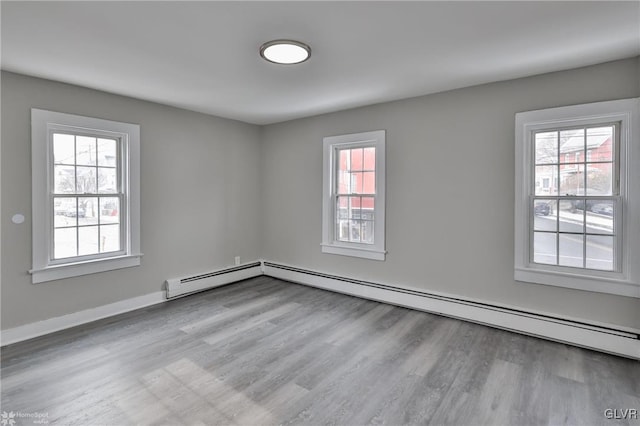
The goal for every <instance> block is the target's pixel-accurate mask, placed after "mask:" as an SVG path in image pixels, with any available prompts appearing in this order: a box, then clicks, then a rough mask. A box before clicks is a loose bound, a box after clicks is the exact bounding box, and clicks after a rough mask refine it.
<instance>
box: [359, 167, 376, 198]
mask: <svg viewBox="0 0 640 426" xmlns="http://www.w3.org/2000/svg"><path fill="white" fill-rule="evenodd" d="M362 176H363V179H364V181H363V185H362V191H363V192H364V193H365V194H375V193H376V173H375V172H364V173H363V174H362Z"/></svg>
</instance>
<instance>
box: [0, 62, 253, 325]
mask: <svg viewBox="0 0 640 426" xmlns="http://www.w3.org/2000/svg"><path fill="white" fill-rule="evenodd" d="M32 107H36V108H43V109H49V110H53V111H59V112H66V113H73V114H79V115H88V116H93V117H99V118H104V119H109V120H117V121H125V122H130V123H136V124H140V126H141V171H142V173H141V182H140V185H141V193H142V195H141V224H142V225H141V227H142V230H141V240H142V252H143V253H144V257H143V259H142V266H140V267H136V268H129V269H120V270H117V271H111V272H104V273H100V274H94V275H87V276H82V277H77V278H72V279H66V280H60V281H51V282H46V283H42V284H37V285H33V284H31V277H30V275H29V274H28V273H27V270H29V269H31V142H30V140H31V127H30V109H31V108H32ZM259 133H260V129H259V127H257V126H253V125H249V124H244V123H240V122H237V121H231V120H225V119H220V118H216V117H211V116H208V115H204V114H198V113H194V112H188V111H184V110H180V109H177V108H171V107H167V106H163V105H158V104H153V103H149V102H143V101H139V100H135V99H130V98H126V97H122V96H116V95H111V94H107V93H103V92H98V91H94V90H90V89H85V88H81V87H77V86H71V85H66V84H61V83H55V82H51V81H47V80H41V79H36V78H30V77H25V76H21V75H18V74H12V73H7V72H3V73H2V154H1V159H2V179H1V182H2V204H1V205H2V317H1V321H2V328H3V329H7V328H11V327H15V326H18V325H22V324H26V323H31V322H35V321H39V320H44V319H47V318H52V317H56V316H61V315H65V314H69V313H72V312H76V311H80V310H83V309H89V308H93V307H97V306H101V305H105V304H108V303H113V302H116V301H119V300H123V299H128V298H131V297H135V296H140V295H144V294H149V293H153V292H156V291H160V290H161V289H162V286H163V281H164V280H165V279H167V278H173V277H178V276H182V275H184V274H191V273H195V272H202V271H209V270H211V269H212V268H217V267H223V266H227V265H233V262H234V256H236V255H239V256H241V257H242V259H243V261H248V260H254V259H257V258H258V257H259V253H258V247H259V242H258V238H259V232H258V228H257V226H258V224H259V222H258V216H257V211H258V204H257V203H258V190H259V188H258V181H259ZM15 213H23V214H25V216H26V218H27V220H26V221H25V222H24V223H23V224H22V225H15V224H13V223H12V222H11V216H12V215H13V214H15Z"/></svg>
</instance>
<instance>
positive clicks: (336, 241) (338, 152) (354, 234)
mask: <svg viewBox="0 0 640 426" xmlns="http://www.w3.org/2000/svg"><path fill="white" fill-rule="evenodd" d="M323 177H324V179H323V226H322V233H323V239H322V251H323V252H324V253H331V254H340V255H345V256H355V257H363V258H367V259H375V260H384V258H385V243H384V238H385V233H384V207H385V200H384V195H385V185H384V184H385V131H384V130H378V131H373V132H365V133H357V134H349V135H341V136H331V137H327V138H324V174H323Z"/></svg>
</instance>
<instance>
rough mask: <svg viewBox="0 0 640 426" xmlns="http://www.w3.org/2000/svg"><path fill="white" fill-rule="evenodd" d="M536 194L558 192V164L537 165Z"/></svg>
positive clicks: (553, 193) (554, 193)
mask: <svg viewBox="0 0 640 426" xmlns="http://www.w3.org/2000/svg"><path fill="white" fill-rule="evenodd" d="M535 186H536V190H535V195H556V194H557V193H558V166H536V170H535Z"/></svg>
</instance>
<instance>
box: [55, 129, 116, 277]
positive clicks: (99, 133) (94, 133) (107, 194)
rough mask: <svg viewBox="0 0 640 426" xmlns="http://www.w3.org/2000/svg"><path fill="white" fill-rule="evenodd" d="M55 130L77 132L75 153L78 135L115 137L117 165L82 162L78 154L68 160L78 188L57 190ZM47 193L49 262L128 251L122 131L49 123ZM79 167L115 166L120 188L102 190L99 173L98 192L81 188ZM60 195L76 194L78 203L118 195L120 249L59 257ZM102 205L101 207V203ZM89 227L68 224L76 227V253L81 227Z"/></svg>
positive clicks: (58, 262)
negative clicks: (57, 219)
mask: <svg viewBox="0 0 640 426" xmlns="http://www.w3.org/2000/svg"><path fill="white" fill-rule="evenodd" d="M54 134H65V135H71V136H74V153H75V154H77V137H83V136H84V137H90V138H97V139H98V138H100V139H113V140H115V141H116V160H115V166H113V167H109V166H99V165H98V162H97V159H96V165H95V166H93V165H89V166H85V165H78V164H77V157H74V161H73V164H65V165H67V166H70V167H74V174H75V180H74V181H75V183H76V192H74V193H56V192H55V165H56V164H55V158H54V138H53V135H54ZM47 137H48V140H47V168H48V173H47V193H48V194H49V197H48V202H47V218H48V220H47V223H48V236H49V238H48V239H49V246H48V255H47V265H48V266H58V265H65V264H73V263H78V262H85V261H91V260H99V259H107V258H112V257H117V256H123V255H126V254H127V253H128V251H129V250H128V245H129V243H128V223H127V218H128V213H127V204H128V202H127V194H126V192H125V185H126V181H127V176H126V168H125V165H126V164H127V148H126V142H125V140H124V139H123V137H122V135H121V134H118V133H113V132H109V131H102V130H93V129H92V130H87V129H82V128H76V127H73V126H67V125H57V124H50V125H49V126H48V132H47ZM78 167H92V168H95V169H96V172H98V170H99V169H100V168H105V169H115V170H116V192H105V193H101V192H99V183H98V181H97V180H98V176H97V175H96V191H97V192H82V193H79V192H77V168H78ZM56 198H75V199H76V206H77V202H78V199H79V198H96V199H99V198H118V201H119V209H118V210H119V211H118V225H119V227H120V230H119V238H120V249H119V250H115V251H109V252H104V253H95V254H89V255H77V256H70V257H64V258H56V257H55V242H56V241H55V231H56V229H60V228H56V227H55V225H54V220H55V207H54V206H55V199H56ZM98 208H99V207H98ZM82 227H85V226H83V225H79V224H78V223H77V222H76V225H75V226H70V227H68V228H73V229H75V230H76V253H78V252H79V246H80V241H79V230H80V228H82ZM99 239H100V226H99V225H98V244H99Z"/></svg>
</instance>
